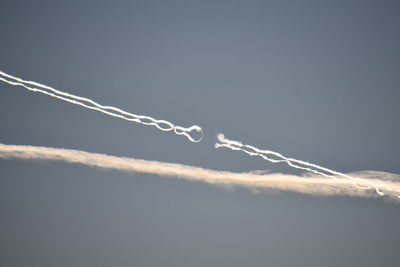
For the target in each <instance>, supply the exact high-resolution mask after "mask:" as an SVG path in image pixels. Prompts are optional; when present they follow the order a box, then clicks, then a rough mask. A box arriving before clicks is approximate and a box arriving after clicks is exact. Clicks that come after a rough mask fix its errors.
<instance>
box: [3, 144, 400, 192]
mask: <svg viewBox="0 0 400 267" xmlns="http://www.w3.org/2000/svg"><path fill="white" fill-rule="evenodd" d="M0 158H4V159H25V160H57V161H65V162H69V163H80V164H85V165H88V166H93V167H99V168H104V169H115V170H121V171H127V172H140V173H151V174H157V175H160V176H172V177H178V178H182V179H185V180H190V181H200V182H205V183H209V184H213V185H220V186H242V187H247V188H249V189H252V190H263V189H267V190H282V191H293V192H299V193H304V194H310V195H348V196H361V197H378V196H379V195H377V194H374V192H373V191H372V190H368V189H366V190H361V189H358V188H355V187H352V186H349V184H348V182H347V181H346V180H341V179H338V180H334V179H330V178H328V177H325V176H322V175H314V176H310V175H308V176H306V175H303V176H301V175H300V176H299V175H285V174H280V173H267V174H266V173H265V172H260V171H254V172H245V173H235V172H227V171H217V170H209V169H203V168H199V167H193V166H188V165H182V164H173V163H165V162H158V161H148V160H141V159H134V158H126V157H116V156H109V155H105V154H98V153H89V152H85V151H80V150H71V149H60V148H50V147H37V146H20V145H5V144H0ZM357 175H358V176H359V177H364V178H365V180H367V181H368V182H370V183H372V184H385V185H386V186H387V187H390V188H392V189H393V190H397V191H398V190H400V180H399V178H400V177H399V175H395V174H390V173H384V172H370V171H364V172H359V173H357ZM372 177H380V178H372Z"/></svg>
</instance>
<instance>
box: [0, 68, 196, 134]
mask: <svg viewBox="0 0 400 267" xmlns="http://www.w3.org/2000/svg"><path fill="white" fill-rule="evenodd" d="M0 81H3V82H6V83H8V84H10V85H14V86H21V87H24V88H25V89H27V90H29V91H32V92H37V93H42V94H45V95H48V96H51V97H54V98H57V99H60V100H63V101H65V102H68V103H72V104H75V105H79V106H82V107H85V108H88V109H92V110H97V111H99V112H101V113H104V114H107V115H109V116H112V117H116V118H120V119H124V120H127V121H131V122H137V123H140V124H144V125H151V126H154V127H156V128H157V129H159V130H161V131H165V132H169V131H174V133H175V134H178V135H183V136H186V137H187V138H188V139H189V140H190V141H192V142H200V141H201V140H202V138H203V130H202V129H201V127H200V126H197V125H193V126H191V127H187V128H185V127H182V126H177V125H174V124H172V123H171V122H169V121H166V120H158V119H155V118H152V117H149V116H144V115H136V114H133V113H130V112H127V111H124V110H122V109H120V108H117V107H113V106H104V105H101V104H99V103H97V102H95V101H93V100H92V99H89V98H86V97H81V96H76V95H73V94H69V93H66V92H63V91H60V90H57V89H54V88H52V87H50V86H47V85H44V84H40V83H38V82H32V81H26V80H23V79H21V78H18V77H15V76H12V75H10V74H7V73H5V72H2V71H0ZM194 133H197V135H199V137H194V136H193V134H194Z"/></svg>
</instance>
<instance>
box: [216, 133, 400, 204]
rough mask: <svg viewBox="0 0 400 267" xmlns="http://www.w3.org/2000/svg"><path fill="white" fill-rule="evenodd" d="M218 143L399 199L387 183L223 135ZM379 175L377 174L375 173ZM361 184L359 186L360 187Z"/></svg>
mask: <svg viewBox="0 0 400 267" xmlns="http://www.w3.org/2000/svg"><path fill="white" fill-rule="evenodd" d="M217 138H218V141H219V142H220V143H215V147H216V148H219V147H225V148H229V149H231V150H237V151H242V152H244V153H246V154H248V155H250V156H259V157H261V158H262V159H264V160H266V161H269V162H272V163H278V162H284V163H287V164H288V165H289V166H291V167H293V168H296V169H300V170H304V171H308V172H312V173H315V174H317V175H322V176H324V177H328V178H330V179H334V180H336V181H343V182H346V183H350V184H351V185H353V186H355V187H357V188H358V189H360V190H370V189H374V190H375V192H376V193H377V194H379V195H381V196H383V195H385V194H391V195H394V196H396V197H398V198H400V194H399V193H400V190H399V189H398V188H397V187H391V186H389V185H388V184H387V183H383V182H381V181H380V180H379V179H375V181H372V180H370V179H362V178H360V177H353V176H351V175H348V174H345V173H341V172H338V171H334V170H331V169H328V168H325V167H321V166H318V165H316V164H313V163H310V162H306V161H302V160H298V159H294V158H288V157H285V156H283V155H282V154H280V153H278V152H274V151H271V150H260V149H258V148H256V147H254V146H250V145H245V144H242V143H241V142H238V141H234V140H229V139H227V138H225V136H224V135H223V134H218V135H217ZM273 157H274V158H273ZM377 174H379V172H377ZM360 184H361V185H360Z"/></svg>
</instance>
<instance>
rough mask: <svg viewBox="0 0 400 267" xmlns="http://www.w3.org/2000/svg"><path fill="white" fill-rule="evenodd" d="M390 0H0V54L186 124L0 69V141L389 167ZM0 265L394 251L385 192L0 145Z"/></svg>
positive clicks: (369, 261)
mask: <svg viewBox="0 0 400 267" xmlns="http://www.w3.org/2000/svg"><path fill="white" fill-rule="evenodd" d="M399 9H400V5H399V4H398V3H397V1H37V2H33V1H2V8H1V9H0V24H1V25H2V31H1V37H0V38H1V39H0V40H1V42H0V48H1V49H0V62H1V68H0V70H2V71H4V72H6V73H10V74H13V75H16V76H19V77H22V78H24V79H27V80H34V81H38V82H40V83H43V84H46V85H50V86H52V87H54V88H57V89H60V90H63V91H66V92H69V93H73V94H75V95H79V96H84V97H90V98H92V99H94V100H96V101H98V102H100V103H102V104H106V105H113V106H117V107H120V108H122V109H124V110H127V111H130V112H132V113H135V114H144V115H149V116H152V117H155V118H160V119H166V120H168V121H171V122H172V123H174V124H177V125H181V126H185V127H189V126H191V125H200V126H201V127H202V128H203V130H204V139H203V140H202V141H201V142H199V143H192V142H189V141H188V140H187V139H186V138H185V137H182V136H177V135H174V134H173V133H166V132H162V131H159V130H157V129H156V128H154V127H148V126H143V125H140V124H135V123H129V122H127V121H124V120H119V119H116V118H111V117H108V116H105V115H104V114H101V113H98V112H94V111H90V110H87V109H83V108H81V107H78V106H75V105H71V104H69V103H65V102H61V101H58V100H55V99H52V98H50V97H48V96H44V95H40V94H36V93H33V92H28V91H26V90H25V89H23V88H20V87H14V86H10V85H7V84H5V83H1V84H0V123H1V124H0V125H1V126H0V129H1V134H0V137H1V138H0V143H3V144H15V145H31V146H49V147H58V148H69V149H77V150H85V151H90V152H96V153H103V154H108V155H114V156H124V157H132V158H138V159H144V160H152V161H161V162H170V163H179V164H186V165H192V166H198V167H202V168H207V169H213V170H220V171H231V172H249V171H253V170H269V171H271V172H280V173H287V174H294V173H298V171H296V170H293V169H290V168H289V167H288V166H286V165H284V164H270V163H268V162H265V161H263V160H261V159H257V158H252V157H248V156H246V155H244V154H242V153H238V152H234V151H230V150H227V149H215V148H214V143H215V142H216V141H217V139H216V135H217V134H218V133H220V132H222V133H224V134H225V135H226V136H227V137H229V138H232V139H233V140H240V141H243V142H244V143H246V144H251V145H254V146H257V147H259V148H265V149H271V150H273V151H279V152H281V153H283V154H284V155H288V156H291V157H294V158H298V159H302V160H307V161H309V162H313V163H316V164H318V165H321V166H325V167H328V168H330V169H334V170H338V171H341V172H345V173H347V172H356V171H364V170H374V171H384V172H391V173H397V174H399V173H400V165H399V164H398V162H399V161H398V159H399V157H400V144H399V142H398V136H399V135H400V125H399V123H398V116H399V114H400V106H399V105H398V99H400V90H399V87H400V75H399V70H400V66H399V62H400V52H399V49H398V47H400V35H399V34H398V29H399V26H400V18H399V16H398V14H399V11H400V10H399ZM0 174H1V175H0V218H1V220H0V236H1V237H2V238H1V239H0V265H4V266H54V265H56V266H110V265H113V266H377V265H382V264H383V265H385V266H399V265H400V260H399V257H398V255H399V252H400V251H399V247H400V246H399V236H400V229H399V227H398V225H399V223H400V212H399V205H398V204H395V203H392V202H388V201H385V200H384V199H364V198H357V197H346V196H309V195H304V194H300V193H290V192H271V191H265V192H263V191H261V192H258V193H254V192H253V191H251V190H248V189H245V188H230V189H226V188H221V187H214V186H211V185H208V184H204V183H200V182H195V181H185V180H180V179H175V178H174V177H159V176H156V175H152V174H138V173H135V174H132V173H124V172H121V171H117V170H100V169H96V168H92V167H88V166H83V165H79V164H70V163H64V162H47V161H39V162H37V161H20V160H5V159H1V160H0Z"/></svg>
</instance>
